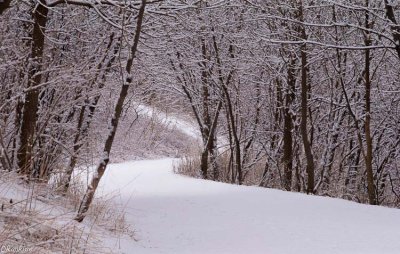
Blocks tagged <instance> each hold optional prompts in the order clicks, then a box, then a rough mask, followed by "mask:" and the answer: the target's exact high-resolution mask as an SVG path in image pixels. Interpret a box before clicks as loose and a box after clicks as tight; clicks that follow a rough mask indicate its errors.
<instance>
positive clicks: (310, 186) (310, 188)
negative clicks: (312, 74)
mask: <svg viewBox="0 0 400 254" xmlns="http://www.w3.org/2000/svg"><path fill="white" fill-rule="evenodd" d="M300 20H301V21H303V6H300ZM301 38H302V39H303V40H307V34H306V31H305V28H304V26H302V27H301ZM308 68H309V67H308V63H307V45H306V44H305V43H304V44H302V45H301V123H300V132H301V137H302V140H303V146H304V152H305V155H306V161H307V166H306V171H307V193H314V171H315V166H314V156H313V152H312V149H311V143H310V141H309V139H308V131H307V112H308V97H309V94H308V90H309V89H308V88H309V87H308V86H309V84H308Z"/></svg>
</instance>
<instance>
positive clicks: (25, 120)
mask: <svg viewBox="0 0 400 254" xmlns="http://www.w3.org/2000/svg"><path fill="white" fill-rule="evenodd" d="M47 14H48V9H47V7H46V6H45V2H44V0H41V1H40V2H39V3H38V4H37V7H36V8H35V12H34V13H33V20H34V22H35V23H34V27H33V32H32V49H31V58H32V63H31V64H30V67H29V72H28V85H27V89H28V91H27V93H26V95H25V102H24V108H23V113H22V123H21V132H20V146H19V149H18V154H17V158H18V167H19V172H20V173H22V174H27V175H28V174H30V173H31V163H32V159H33V158H32V156H33V155H32V152H33V145H34V136H35V128H36V122H37V111H38V109H39V92H40V89H39V88H35V86H37V85H39V84H40V83H41V79H42V74H41V67H42V66H41V65H42V61H43V59H42V58H43V48H44V37H45V36H44V33H45V29H46V23H47Z"/></svg>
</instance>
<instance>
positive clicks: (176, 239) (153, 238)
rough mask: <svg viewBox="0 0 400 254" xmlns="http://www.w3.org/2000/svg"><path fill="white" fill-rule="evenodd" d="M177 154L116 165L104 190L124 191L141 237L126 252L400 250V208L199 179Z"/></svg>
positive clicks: (126, 244) (122, 246) (120, 245)
mask: <svg viewBox="0 0 400 254" xmlns="http://www.w3.org/2000/svg"><path fill="white" fill-rule="evenodd" d="M173 163H174V160H173V159H162V160H147V161H135V162H127V163H122V164H114V165H111V166H110V168H109V169H108V170H107V172H106V174H105V176H104V178H103V180H102V183H101V192H103V193H115V192H116V191H119V192H120V201H119V202H121V203H122V204H124V205H125V206H126V208H125V209H126V212H127V220H128V222H129V223H131V224H132V225H133V227H134V229H135V238H136V239H137V241H132V239H129V238H126V239H118V240H116V239H108V245H110V247H112V248H113V249H114V251H117V252H120V253H140V254H142V253H143V254H146V253H171V254H178V253H188V254H193V253H218V254H222V253H230V254H232V253H233V254H234V253H249V254H257V253H260V254H289V253H293V254H294V253H296V254H299V253H300V254H301V253H307V254H312V253H316V254H317V253H318V254H331V253H338V254H346V253H348V254H358V253H360V254H361V253H362V254H366V253H371V254H391V253H393V254H398V253H400V241H399V239H400V210H397V209H389V208H383V207H372V206H367V205H361V204H356V203H352V202H348V201H344V200H339V199H331V198H323V197H315V196H307V195H304V194H298V193H288V192H283V191H278V190H272V189H263V188H257V187H245V186H234V185H229V184H223V183H216V182H212V181H205V180H200V179H192V178H188V177H184V176H180V175H176V174H174V173H173V172H172V165H173Z"/></svg>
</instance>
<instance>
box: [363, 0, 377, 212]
mask: <svg viewBox="0 0 400 254" xmlns="http://www.w3.org/2000/svg"><path fill="white" fill-rule="evenodd" d="M366 6H367V7H368V6H369V1H368V0H367V1H366ZM365 27H366V28H367V29H369V28H370V24H369V12H368V11H366V13H365ZM370 36H371V35H370V33H369V32H366V35H365V46H370V45H371V38H370ZM370 55H371V53H370V50H369V49H366V50H365V125H364V128H365V143H366V153H365V158H364V159H365V168H366V171H367V184H368V198H369V203H370V204H371V205H376V204H377V200H376V188H375V183H374V173H373V168H372V156H373V155H372V135H371V77H370V76H371V74H370V69H371V67H370V65H371V56H370Z"/></svg>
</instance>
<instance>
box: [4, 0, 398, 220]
mask: <svg viewBox="0 0 400 254" xmlns="http://www.w3.org/2000/svg"><path fill="white" fill-rule="evenodd" d="M398 22H400V4H399V2H398V1H395V0H230V1H229V0H209V1H206V0H125V1H122V0H1V1H0V27H1V30H0V83H1V87H0V169H1V170H2V171H3V172H6V171H9V172H17V173H18V174H19V175H21V177H23V178H24V179H25V181H26V182H31V181H35V182H43V183H47V182H48V181H49V180H50V179H52V176H54V175H58V176H61V177H60V178H59V181H58V182H57V183H58V184H57V191H59V192H60V193H66V192H67V191H68V189H69V188H70V181H71V176H72V173H73V171H74V170H76V168H78V167H80V165H82V164H83V163H88V161H89V162H90V163H92V165H96V168H95V173H94V176H93V178H92V179H91V182H90V184H89V185H88V188H87V190H86V194H85V195H84V196H83V198H82V200H81V205H80V206H79V210H78V211H77V215H76V217H75V220H77V221H82V220H83V219H84V218H85V215H86V213H87V211H88V209H89V207H90V204H91V203H92V201H93V198H94V195H95V191H96V188H97V186H98V185H99V182H100V180H101V178H102V176H103V174H104V173H105V172H106V171H107V166H108V164H109V161H110V159H111V160H112V153H111V151H112V147H113V145H115V143H116V142H122V141H121V140H120V141H115V137H116V133H117V130H119V129H118V126H119V125H120V127H121V126H124V127H121V128H122V129H124V130H125V131H126V130H129V131H133V132H134V131H135V128H136V127H135V125H133V127H129V126H130V124H125V125H123V124H122V123H123V122H124V121H125V122H126V121H128V122H129V121H135V116H136V115H137V114H136V113H135V108H137V107H136V106H135V105H139V104H140V105H146V106H149V107H155V108H158V109H159V110H168V111H170V112H173V113H176V114H178V115H184V116H185V117H187V118H189V119H192V120H193V122H194V124H195V128H196V129H197V130H198V131H199V133H200V141H201V142H200V143H199V145H197V146H196V147H194V148H191V149H186V150H185V151H180V152H179V154H178V156H177V157H180V158H182V159H181V161H180V163H179V164H178V165H177V166H176V167H175V171H177V172H179V173H182V174H185V175H190V176H193V177H197V178H203V179H210V180H213V181H219V182H227V183H231V184H237V185H256V186H260V187H265V188H274V189H281V190H286V191H291V192H302V193H307V194H312V195H319V196H328V197H337V198H342V199H346V200H351V201H355V202H358V203H365V204H370V205H382V206H388V207H395V208H399V207H400V85H399V84H400V83H399V82H400V64H399V63H400V24H399V23H398ZM140 138H141V137H140V136H138V137H137V139H140ZM110 155H111V156H110ZM0 174H2V173H1V171H0ZM133 184H134V183H133Z"/></svg>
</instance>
